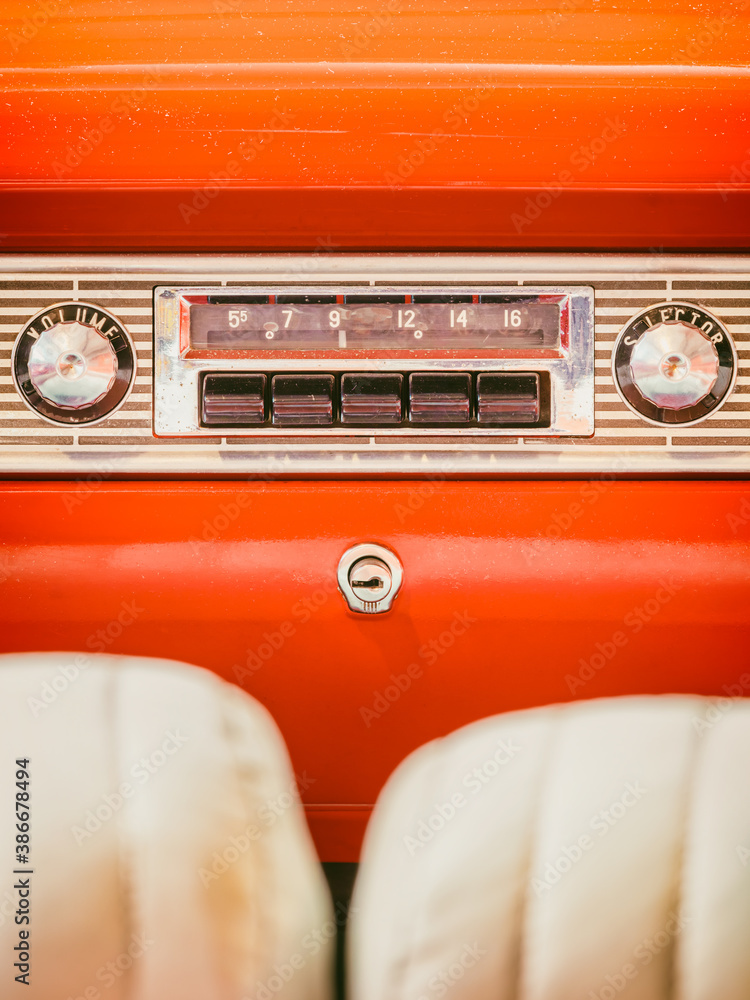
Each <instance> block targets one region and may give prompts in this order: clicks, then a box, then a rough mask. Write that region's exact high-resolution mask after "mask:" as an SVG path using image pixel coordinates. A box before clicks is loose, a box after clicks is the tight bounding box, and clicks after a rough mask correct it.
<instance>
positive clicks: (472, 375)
mask: <svg viewBox="0 0 750 1000" xmlns="http://www.w3.org/2000/svg"><path fill="white" fill-rule="evenodd" d="M154 336H155V356H154V431H155V433H156V434H157V435H160V436H165V437H169V436H187V437H196V436H206V435H210V436H215V435H216V433H217V431H220V432H221V434H222V435H223V436H226V437H230V436H232V435H241V436H243V437H247V436H252V435H254V434H255V435H265V436H268V435H269V434H271V435H275V436H278V437H279V440H280V441H282V440H283V438H284V436H285V435H288V434H289V433H290V432H291V433H293V434H294V435H295V436H297V437H298V436H299V435H300V434H303V435H306V434H310V435H313V436H316V435H317V436H320V435H322V436H325V435H326V434H329V435H330V434H331V433H332V432H335V433H336V434H337V435H341V434H347V433H356V434H357V435H360V436H361V435H362V434H363V433H365V434H366V433H368V432H371V433H373V434H374V433H378V434H382V435H386V436H392V437H398V436H399V435H402V436H403V435H408V436H410V437H411V436H413V435H415V434H416V435H420V434H422V435H438V436H439V435H441V434H442V435H451V434H455V433H456V432H457V431H460V432H461V433H462V434H466V435H467V436H471V435H475V436H476V435H481V436H482V437H487V435H497V436H498V437H507V436H514V437H516V436H517V435H518V432H519V429H522V430H526V431H527V432H529V433H533V434H534V435H535V436H539V437H550V436H552V437H557V436H562V435H576V436H586V435H590V434H593V433H594V291H593V289H592V288H588V287H585V286H579V287H568V288H565V287H555V286H548V287H528V288H526V287H525V288H522V289H519V287H518V285H516V286H511V285H496V286H493V285H485V284H482V285H475V286H472V285H452V286H444V287H440V286H435V285H412V284H410V285H396V284H394V285H392V286H386V287H382V286H381V287H378V288H377V289H373V288H372V286H370V285H367V284H362V285H359V286H357V285H352V284H349V285H340V286H338V287H337V286H331V285H319V286H314V285H301V284H298V285H284V284H281V283H279V284H275V285H267V286H257V285H256V286H253V285H247V286H245V287H233V288H231V289H230V288H227V287H221V286H218V287H217V286H213V287H209V286H207V287H203V288H196V287H194V286H188V287H179V286H168V287H163V286H160V287H157V288H156V289H155V290H154ZM243 376H251V377H243ZM386 376H389V377H386Z"/></svg>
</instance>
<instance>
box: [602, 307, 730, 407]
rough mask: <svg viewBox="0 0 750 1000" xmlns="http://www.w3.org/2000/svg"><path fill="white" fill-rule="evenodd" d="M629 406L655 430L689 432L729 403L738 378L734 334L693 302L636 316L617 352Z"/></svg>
mask: <svg viewBox="0 0 750 1000" xmlns="http://www.w3.org/2000/svg"><path fill="white" fill-rule="evenodd" d="M612 368H613V374H614V378H615V385H616V386H617V390H618V392H619V393H620V395H621V396H622V398H623V400H624V401H625V403H626V404H627V405H628V406H629V407H630V408H631V410H634V411H635V412H636V413H637V414H638V415H639V416H640V417H642V418H643V419H644V420H646V421H648V422H649V423H652V424H658V425H661V426H663V425H664V424H670V425H672V426H674V427H686V426H689V425H690V424H695V423H699V422H700V421H701V420H705V419H706V417H708V416H709V415H710V414H711V413H714V412H715V411H716V410H718V409H719V407H720V406H721V405H722V404H723V403H724V402H726V400H727V398H728V396H729V394H730V393H731V391H732V388H733V387H734V382H735V378H736V375H737V352H736V350H735V347H734V342H733V340H732V337H731V335H730V334H729V331H728V330H727V329H726V327H725V326H724V325H723V324H722V323H721V322H720V321H719V320H718V319H717V318H716V317H715V316H713V315H712V314H711V313H709V312H706V310H705V309H703V308H702V307H701V306H699V305H696V304H694V303H692V302H661V303H659V304H657V305H654V306H651V307H650V308H648V309H644V310H643V312H640V313H638V315H636V316H634V317H633V318H632V319H631V320H630V322H629V323H628V324H627V326H626V327H625V329H624V330H622V332H621V333H620V335H619V337H618V338H617V341H616V342H615V346H614V350H613V352H612Z"/></svg>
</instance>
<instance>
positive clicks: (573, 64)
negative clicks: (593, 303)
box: [0, 0, 750, 252]
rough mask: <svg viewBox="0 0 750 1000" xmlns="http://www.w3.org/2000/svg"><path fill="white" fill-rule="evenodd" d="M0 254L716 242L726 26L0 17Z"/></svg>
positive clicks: (729, 141)
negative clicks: (0, 43) (0, 245)
mask: <svg viewBox="0 0 750 1000" xmlns="http://www.w3.org/2000/svg"><path fill="white" fill-rule="evenodd" d="M0 25H1V26H2V31H3V37H4V38H5V39H6V44H5V46H4V50H3V63H2V66H1V67H0V86H2V88H3V91H4V94H5V100H4V102H3V106H2V108H1V109H0V125H2V129H3V134H4V136H5V143H6V148H5V151H4V154H3V157H2V163H1V164H0V215H1V217H2V220H3V221H2V230H3V232H4V234H5V235H4V241H5V242H4V248H5V249H8V250H20V251H32V250H33V251H40V252H50V251H55V250H56V251H66V250H67V251H71V250H115V249H119V250H123V251H127V250H133V251H134V250H145V249H148V250H155V249H161V250H177V249H183V248H184V249H190V248H192V249H203V250H207V249H213V250H225V249H231V250H239V251H247V250H259V249H263V250H272V249H277V250H278V249H304V250H308V251H319V252H320V251H326V250H336V249H341V250H345V249H361V250H373V249H388V248H394V249H396V248H420V249H438V248H441V249H465V250H473V249H479V248H482V249H493V250H497V249H511V248H516V249H538V248H543V247H544V248H560V249H566V248H577V249H592V248H597V249H605V248H606V249H610V250H613V249H626V248H639V249H648V248H649V247H651V248H656V249H657V250H664V249H665V248H674V249H698V248H702V249H725V250H726V249H739V248H742V247H745V246H746V245H747V227H748V222H749V221H750V208H749V206H750V200H749V199H750V160H749V159H748V157H749V156H750V153H748V140H747V136H748V134H749V125H750V121H749V114H748V107H749V105H748V95H749V94H750V71H749V70H748V68H747V58H746V54H747V51H748V44H749V43H750V10H749V9H748V8H747V7H746V5H745V4H733V5H729V6H727V7H726V8H719V7H718V6H717V5H713V4H708V3H699V4H688V3H684V2H683V3H678V4H673V3H666V2H664V0H660V2H659V3H656V4H653V3H643V2H642V3H637V4H628V5H627V6H626V7H625V8H624V7H623V6H622V5H621V4H616V3H613V2H605V3H598V2H592V0H574V2H566V3H563V4H561V5H558V7H556V8H554V9H553V8H551V7H550V6H549V5H546V4H543V3H541V2H538V3H527V4H525V5H522V6H521V7H518V5H512V6H511V5H509V4H507V3H506V4H501V5H499V6H498V5H497V4H495V5H492V4H484V3H472V4H470V5H469V6H468V7H465V8H462V9H461V10H456V9H455V5H453V4H450V3H449V2H447V0H440V2H437V3H435V4H432V5H430V6H429V8H428V7H427V6H426V5H424V4H423V3H415V2H412V0H389V2H388V3H385V4H383V5H382V6H381V7H378V8H377V9H373V10H369V8H368V9H367V10H365V9H363V8H361V7H357V6H352V5H347V4H345V3H336V4H334V5H333V6H332V5H331V4H330V3H324V2H322V0H316V2H314V3H304V4H303V3H292V4H287V5H284V6H279V5H274V4H272V3H263V4H260V5H258V4H250V3H249V2H246V0H227V2H224V0H213V2H207V0H204V2H197V0H191V2H188V3H183V4H180V5H178V7H177V8H174V7H173V8H170V9H169V10H166V9H164V8H160V7H158V6H157V7H154V5H152V4H147V3H143V2H135V3H131V4H128V5H126V6H123V5H121V4H116V3H114V2H106V3H97V4H77V5H74V7H73V8H69V7H68V6H66V5H63V4H59V3H56V2H53V0H49V2H44V3H40V4H38V5H37V7H36V8H33V9H30V8H28V6H27V5H23V4H21V3H17V2H15V0H14V2H9V3H6V4H4V6H3V11H2V17H1V18H0Z"/></svg>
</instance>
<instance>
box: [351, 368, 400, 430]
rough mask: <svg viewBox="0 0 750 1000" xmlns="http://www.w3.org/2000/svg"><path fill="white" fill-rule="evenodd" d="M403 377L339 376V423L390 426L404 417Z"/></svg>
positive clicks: (398, 422)
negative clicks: (402, 401) (402, 400)
mask: <svg viewBox="0 0 750 1000" xmlns="http://www.w3.org/2000/svg"><path fill="white" fill-rule="evenodd" d="M403 385H404V377H403V375H398V374H396V375H371V374H361V375H342V376H341V423H342V424H370V425H372V426H377V425H379V424H380V425H393V424H400V423H401V420H402V417H403V412H402V411H403V407H402V403H401V398H402V394H403Z"/></svg>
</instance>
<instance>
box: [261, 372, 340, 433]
mask: <svg viewBox="0 0 750 1000" xmlns="http://www.w3.org/2000/svg"><path fill="white" fill-rule="evenodd" d="M334 384H335V379H334V377H333V375H274V377H273V379H272V381H271V398H272V407H273V422H274V424H276V425H277V426H279V427H321V426H327V425H328V424H332V423H333V388H334Z"/></svg>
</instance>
